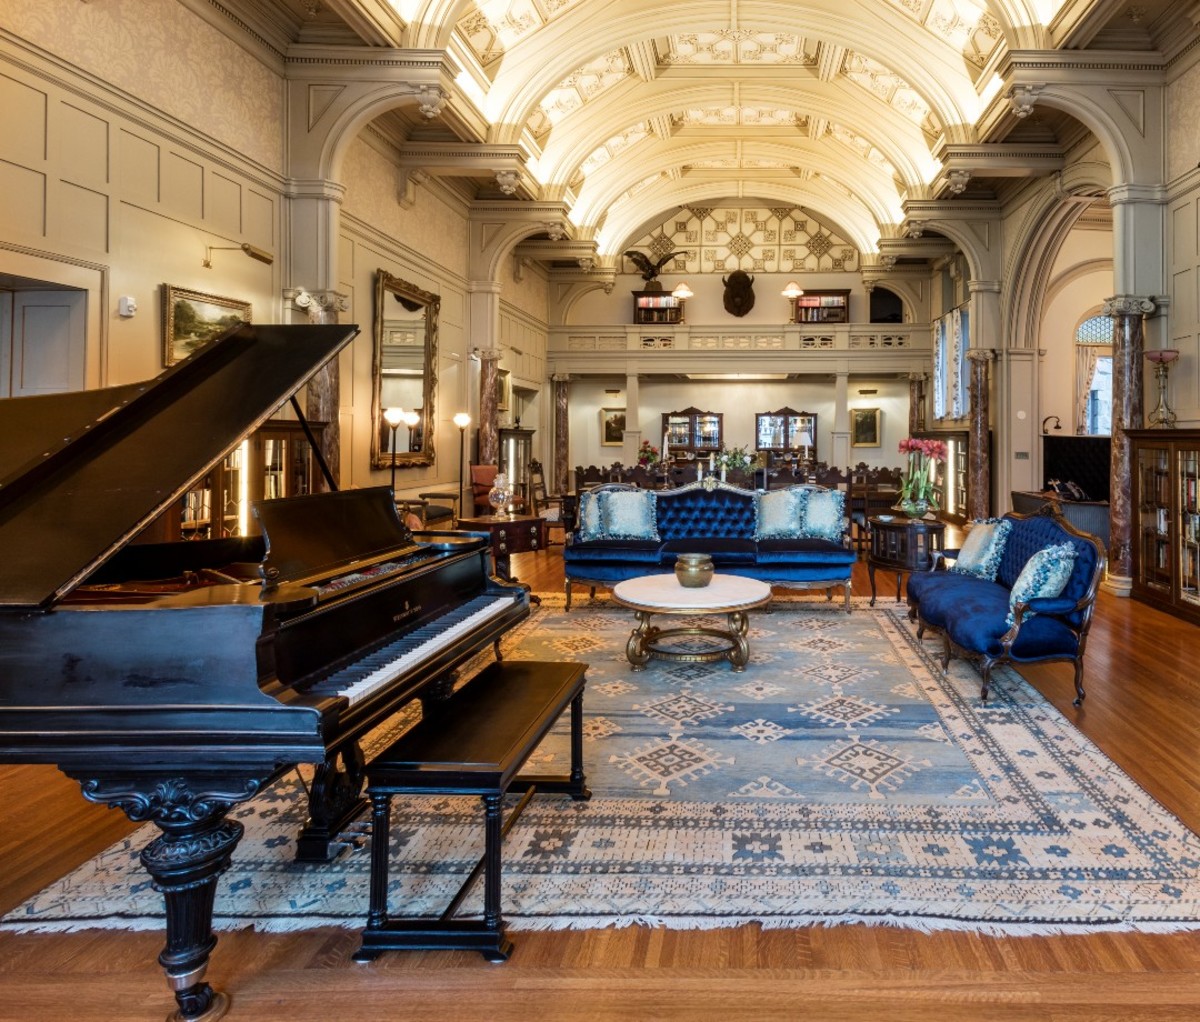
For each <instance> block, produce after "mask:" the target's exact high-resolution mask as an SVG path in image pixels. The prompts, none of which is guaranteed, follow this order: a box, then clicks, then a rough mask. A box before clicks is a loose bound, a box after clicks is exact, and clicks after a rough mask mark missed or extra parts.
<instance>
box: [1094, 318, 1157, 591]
mask: <svg viewBox="0 0 1200 1022" xmlns="http://www.w3.org/2000/svg"><path fill="white" fill-rule="evenodd" d="M1154 309H1155V306H1154V302H1153V301H1152V300H1151V299H1150V298H1148V297H1142V296H1139V295H1114V296H1113V297H1112V298H1109V299H1108V300H1107V301H1106V302H1105V303H1104V309H1103V312H1104V315H1106V316H1111V317H1112V320H1113V342H1112V400H1113V409H1112V446H1111V454H1110V457H1109V469H1108V520H1109V541H1108V574H1107V577H1106V578H1105V580H1104V588H1105V589H1107V590H1108V591H1109V592H1110V593H1112V594H1113V595H1114V596H1128V595H1129V590H1130V588H1131V587H1132V585H1133V530H1134V522H1133V516H1134V510H1135V509H1134V507H1133V502H1132V500H1131V497H1130V480H1131V479H1132V476H1133V458H1132V455H1131V447H1130V443H1129V438H1128V437H1126V436H1125V430H1127V429H1139V428H1140V427H1141V426H1142V400H1143V398H1142V350H1143V348H1144V347H1145V322H1144V320H1145V317H1146V316H1147V315H1148V314H1149V313H1152V312H1154Z"/></svg>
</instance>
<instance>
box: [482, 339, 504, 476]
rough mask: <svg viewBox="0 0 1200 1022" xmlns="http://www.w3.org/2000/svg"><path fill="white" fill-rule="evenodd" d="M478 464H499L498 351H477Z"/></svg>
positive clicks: (490, 349) (491, 349) (493, 349)
mask: <svg viewBox="0 0 1200 1022" xmlns="http://www.w3.org/2000/svg"><path fill="white" fill-rule="evenodd" d="M479 362H480V366H479V464H480V465H498V464H500V428H499V426H498V424H497V421H496V414H497V408H496V383H497V382H498V380H499V379H500V372H499V369H500V366H499V363H500V352H499V351H497V350H496V349H495V348H486V349H484V350H483V351H481V352H480V353H479Z"/></svg>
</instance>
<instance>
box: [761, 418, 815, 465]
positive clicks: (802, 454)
mask: <svg viewBox="0 0 1200 1022" xmlns="http://www.w3.org/2000/svg"><path fill="white" fill-rule="evenodd" d="M754 447H755V449H756V450H758V451H766V452H768V453H770V454H781V455H782V454H787V455H794V456H796V457H799V458H800V459H801V460H803V461H805V462H811V461H816V460H817V413H816V412H798V411H796V410H795V409H794V408H780V409H779V410H778V411H776V412H759V413H758V414H757V415H755V416H754Z"/></svg>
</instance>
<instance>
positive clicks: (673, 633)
mask: <svg viewBox="0 0 1200 1022" xmlns="http://www.w3.org/2000/svg"><path fill="white" fill-rule="evenodd" d="M612 593H613V599H615V600H616V601H617V602H618V603H619V604H621V605H622V606H625V607H628V608H629V609H630V610H632V611H633V612H634V614H635V616H636V617H637V622H638V625H637V627H636V628H635V629H634V630H633V633H632V634H631V635H630V636H629V642H628V643H626V645H625V655H626V657H628V658H629V662H630V663H631V664H633V669H634V670H635V671H641V670H644V669H645V667H646V664H647V662H648V661H649V660H650V658H651V657H657V658H658V659H660V660H674V661H679V662H684V663H712V662H713V661H716V660H722V659H728V660H729V662H730V663H731V664H732V665H733V669H734V670H735V671H744V670H745V669H746V664H747V662H748V661H749V660H750V643H749V642H747V640H746V631H747V628H748V627H749V622H748V621H747V619H746V611H748V610H752V609H753V608H754V607H761V606H763V604H765V603H769V602H770V600H771V587H770V586H769V585H767V583H766V582H760V581H758V580H757V579H753V578H739V577H738V576H737V575H713V577H712V581H711V582H710V583H709V584H708V585H706V586H704V587H703V588H701V589H686V588H684V587H683V586H681V585H680V584H679V582H678V580H677V579H676V578H675V576H674V575H643V576H641V577H640V578H629V579H626V580H625V581H624V582H618V583H617V584H616V585H615V586H613V591H612ZM654 614H672V615H675V616H678V617H699V616H701V615H704V614H724V615H725V620H726V622H727V624H728V628H727V629H722V628H706V627H703V626H701V625H692V626H688V627H684V628H659V627H657V626H655V625H652V624H650V618H651V616H652V615H654ZM696 635H707V636H709V637H711V638H714V639H717V640H719V642H718V644H717V645H715V646H713V647H712V648H709V649H703V650H688V649H680V648H679V647H678V646H673V645H671V644H670V643H671V642H673V641H677V640H678V639H680V638H686V637H688V636H696Z"/></svg>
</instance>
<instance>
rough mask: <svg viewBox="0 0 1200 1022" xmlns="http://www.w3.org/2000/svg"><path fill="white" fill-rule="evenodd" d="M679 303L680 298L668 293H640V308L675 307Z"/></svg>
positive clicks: (638, 303) (638, 305) (638, 302)
mask: <svg viewBox="0 0 1200 1022" xmlns="http://www.w3.org/2000/svg"><path fill="white" fill-rule="evenodd" d="M678 305H679V299H678V298H676V297H675V296H674V295H672V294H670V293H667V294H661V295H638V296H637V307H638V308H639V309H674V308H676V307H677V306H678Z"/></svg>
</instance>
